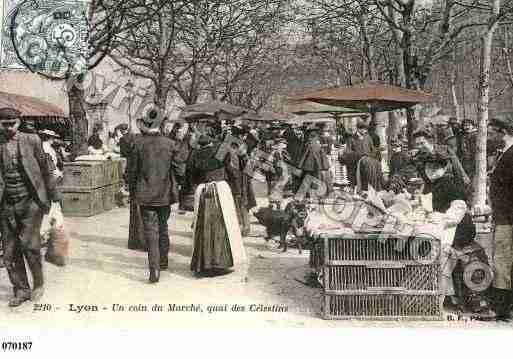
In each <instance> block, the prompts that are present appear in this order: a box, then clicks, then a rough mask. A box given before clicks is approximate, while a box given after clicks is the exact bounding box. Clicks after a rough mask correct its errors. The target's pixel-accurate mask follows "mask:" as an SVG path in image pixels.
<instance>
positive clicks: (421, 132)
mask: <svg viewBox="0 0 513 359" xmlns="http://www.w3.org/2000/svg"><path fill="white" fill-rule="evenodd" d="M417 137H427V138H433V133H432V132H431V130H430V129H428V128H427V127H421V128H419V129H417V130H416V131H415V132H413V138H417Z"/></svg>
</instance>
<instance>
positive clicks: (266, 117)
mask: <svg viewBox="0 0 513 359" xmlns="http://www.w3.org/2000/svg"><path fill="white" fill-rule="evenodd" d="M294 117H295V116H294V115H293V114H291V113H286V112H271V111H262V112H260V113H258V114H256V113H254V112H248V113H244V114H242V115H241V116H238V117H236V118H234V119H233V120H234V121H242V122H244V121H247V122H267V123H273V122H283V121H285V122H286V121H288V120H290V119H293V118H294Z"/></svg>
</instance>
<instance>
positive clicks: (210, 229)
mask: <svg viewBox="0 0 513 359" xmlns="http://www.w3.org/2000/svg"><path fill="white" fill-rule="evenodd" d="M201 191H202V192H201V194H200V198H199V203H198V213H197V219H196V226H195V231H194V251H193V255H192V261H191V270H192V271H193V272H195V273H196V274H205V275H208V274H222V273H223V272H226V271H227V270H228V269H229V268H231V267H233V258H232V252H231V248H230V242H229V238H228V231H227V228H226V226H225V224H224V219H223V213H222V209H221V203H220V201H219V195H218V192H217V190H216V185H215V183H211V184H207V185H206V186H205V187H204V188H203V189H202V190H201Z"/></svg>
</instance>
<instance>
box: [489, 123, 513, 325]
mask: <svg viewBox="0 0 513 359" xmlns="http://www.w3.org/2000/svg"><path fill="white" fill-rule="evenodd" d="M491 125H492V126H493V127H494V128H495V132H496V133H497V134H499V136H500V137H501V139H502V141H503V146H504V147H503V152H502V154H501V155H500V156H499V158H498V159H497V160H496V163H495V168H494V169H493V171H492V174H491V177H490V202H491V205H492V206H491V207H492V213H493V219H494V241H495V257H494V261H495V265H494V269H495V276H494V280H493V284H492V286H493V289H494V296H495V302H496V303H495V311H496V313H497V318H498V319H502V320H511V319H512V313H511V310H510V309H511V304H512V303H513V291H512V285H511V283H512V278H511V270H512V266H513V171H512V168H513V116H511V115H510V116H509V117H507V118H505V119H494V120H493V122H491Z"/></svg>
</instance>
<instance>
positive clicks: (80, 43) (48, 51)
mask: <svg viewBox="0 0 513 359" xmlns="http://www.w3.org/2000/svg"><path fill="white" fill-rule="evenodd" d="M86 14H87V4H86V2H84V1H80V0H64V1H63V0H25V1H23V2H22V3H21V4H19V5H18V6H17V7H16V9H15V11H14V13H13V15H12V17H11V25H10V35H11V40H12V44H13V47H14V50H15V53H16V55H17V57H18V59H19V60H20V62H21V63H22V64H23V65H24V66H25V67H27V68H28V69H29V70H30V71H32V72H36V73H38V74H41V75H43V76H46V77H49V78H52V79H64V78H67V77H70V76H73V75H78V74H81V73H84V72H85V71H86V70H87V57H88V37H89V26H88V22H87V16H86Z"/></svg>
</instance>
